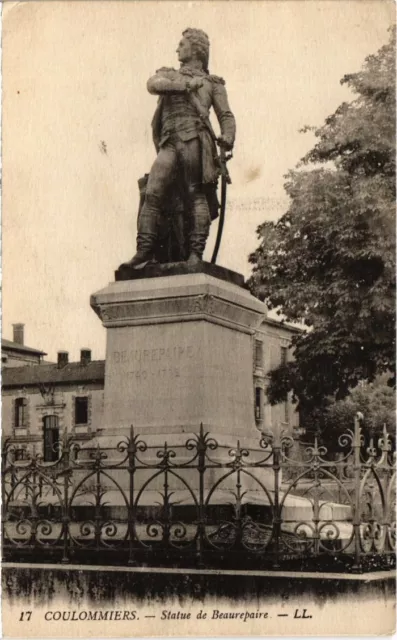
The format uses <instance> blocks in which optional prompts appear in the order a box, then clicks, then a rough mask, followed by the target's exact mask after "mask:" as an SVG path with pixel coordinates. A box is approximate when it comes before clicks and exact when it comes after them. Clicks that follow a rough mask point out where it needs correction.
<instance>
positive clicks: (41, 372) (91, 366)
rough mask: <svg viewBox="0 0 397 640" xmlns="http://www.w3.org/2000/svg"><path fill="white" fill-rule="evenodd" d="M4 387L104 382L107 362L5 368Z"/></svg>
mask: <svg viewBox="0 0 397 640" xmlns="http://www.w3.org/2000/svg"><path fill="white" fill-rule="evenodd" d="M2 378H3V380H2V387H3V389H4V388H7V387H27V386H29V385H37V384H72V383H79V382H80V383H83V382H85V383H88V382H103V381H104V378H105V361H104V360H94V361H92V362H89V363H88V364H81V363H80V362H70V363H69V364H66V365H65V366H63V367H58V365H57V364H40V365H37V366H32V367H5V368H4V370H3V373H2Z"/></svg>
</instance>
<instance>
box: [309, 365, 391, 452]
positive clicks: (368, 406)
mask: <svg viewBox="0 0 397 640" xmlns="http://www.w3.org/2000/svg"><path fill="white" fill-rule="evenodd" d="M358 411H359V412H361V413H362V414H363V415H364V421H363V423H362V433H363V436H364V438H365V441H366V444H367V445H368V444H369V438H370V437H371V436H372V437H373V438H374V443H375V446H376V444H377V443H378V440H379V438H380V436H381V435H382V433H383V429H384V427H386V430H387V432H388V434H389V436H390V438H391V440H392V441H393V442H394V440H395V436H394V431H395V422H396V402H395V393H394V390H393V389H391V388H390V387H389V386H388V385H387V384H386V380H385V375H383V376H379V377H378V378H376V379H375V380H374V382H373V383H364V382H362V383H361V384H360V385H358V386H357V387H356V388H355V389H353V390H352V391H351V393H350V395H349V396H348V397H347V398H344V399H343V400H339V401H337V402H332V403H331V404H330V405H329V407H327V409H326V410H325V411H324V412H323V414H322V416H321V417H318V416H317V420H316V423H315V424H314V423H312V424H311V425H310V424H308V425H307V426H308V429H307V431H309V432H310V431H311V430H313V431H315V432H316V433H317V434H318V435H319V438H320V442H321V443H322V444H325V446H326V447H327V450H328V452H334V451H337V450H341V447H340V446H338V436H340V435H342V434H344V433H346V432H347V430H348V429H350V430H351V429H352V428H353V424H354V418H355V416H356V414H357V412H358ZM309 421H310V419H309Z"/></svg>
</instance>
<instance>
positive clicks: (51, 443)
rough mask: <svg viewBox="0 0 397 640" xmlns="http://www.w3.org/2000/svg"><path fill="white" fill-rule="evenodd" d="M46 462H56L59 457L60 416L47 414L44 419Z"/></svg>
mask: <svg viewBox="0 0 397 640" xmlns="http://www.w3.org/2000/svg"><path fill="white" fill-rule="evenodd" d="M43 422H44V447H43V449H44V462H55V460H58V458H59V426H58V416H45V418H44V420H43Z"/></svg>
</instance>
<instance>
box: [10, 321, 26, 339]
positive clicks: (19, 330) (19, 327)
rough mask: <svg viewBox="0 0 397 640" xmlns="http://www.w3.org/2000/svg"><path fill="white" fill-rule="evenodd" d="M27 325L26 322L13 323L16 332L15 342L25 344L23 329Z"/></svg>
mask: <svg viewBox="0 0 397 640" xmlns="http://www.w3.org/2000/svg"><path fill="white" fill-rule="evenodd" d="M24 327H25V325H24V324H20V323H18V324H13V325H12V329H13V332H14V338H13V340H14V342H16V343H17V344H23V330H24Z"/></svg>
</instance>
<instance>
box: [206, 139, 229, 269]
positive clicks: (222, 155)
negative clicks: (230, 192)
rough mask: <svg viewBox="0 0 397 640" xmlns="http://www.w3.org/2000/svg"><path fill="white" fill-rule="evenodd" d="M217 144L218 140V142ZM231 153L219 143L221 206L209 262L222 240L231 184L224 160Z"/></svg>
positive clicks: (212, 261) (214, 257)
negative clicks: (227, 195) (228, 191)
mask: <svg viewBox="0 0 397 640" xmlns="http://www.w3.org/2000/svg"><path fill="white" fill-rule="evenodd" d="M218 144H219V142H218ZM231 157H232V153H229V154H227V153H226V150H225V147H224V146H223V145H222V143H220V161H221V208H220V212H219V222H218V232H217V234H216V240H215V246H214V251H213V254H212V258H211V263H212V264H215V262H216V258H217V256H218V251H219V247H220V244H221V240H222V233H223V226H224V224H225V213H226V193H227V185H228V184H231V182H232V181H231V179H230V175H229V171H228V170H227V166H226V162H227V161H228V160H230V158H231Z"/></svg>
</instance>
